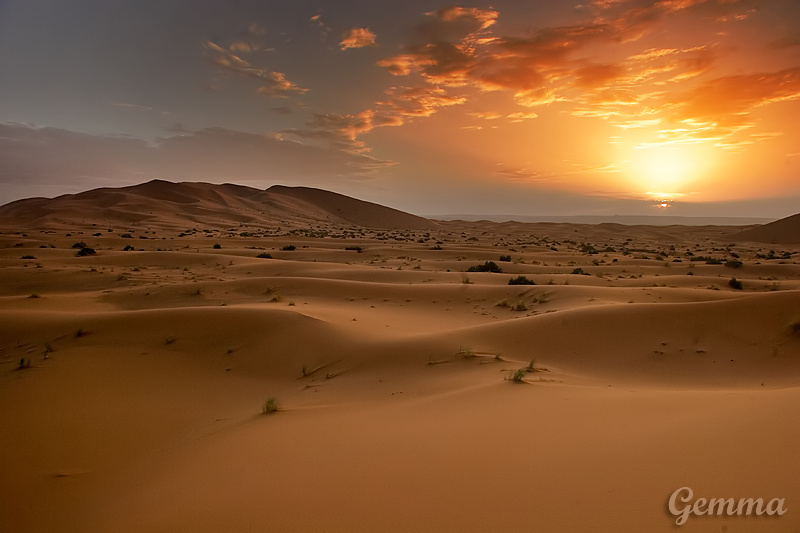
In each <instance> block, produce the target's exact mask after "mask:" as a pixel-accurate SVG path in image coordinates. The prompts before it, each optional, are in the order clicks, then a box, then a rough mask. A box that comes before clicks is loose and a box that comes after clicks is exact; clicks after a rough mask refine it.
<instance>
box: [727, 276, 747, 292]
mask: <svg viewBox="0 0 800 533" xmlns="http://www.w3.org/2000/svg"><path fill="white" fill-rule="evenodd" d="M728 286H729V287H731V288H732V289H737V290H742V289H744V285H742V282H741V281H739V280H738V279H736V278H731V279H730V280H729V281H728Z"/></svg>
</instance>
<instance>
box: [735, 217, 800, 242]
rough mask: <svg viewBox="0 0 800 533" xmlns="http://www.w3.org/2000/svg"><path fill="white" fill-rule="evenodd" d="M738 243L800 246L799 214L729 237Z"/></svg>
mask: <svg viewBox="0 0 800 533" xmlns="http://www.w3.org/2000/svg"><path fill="white" fill-rule="evenodd" d="M731 238H733V239H736V240H740V241H752V242H763V243H768V244H800V213H798V214H796V215H792V216H789V217H786V218H782V219H780V220H776V221H775V222H770V223H769V224H764V225H763V226H758V227H755V228H750V229H746V230H744V231H740V232H739V233H735V234H733V235H731Z"/></svg>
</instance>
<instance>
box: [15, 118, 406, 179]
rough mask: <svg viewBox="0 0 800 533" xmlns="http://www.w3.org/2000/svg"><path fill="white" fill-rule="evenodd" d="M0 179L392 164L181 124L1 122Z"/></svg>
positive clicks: (277, 171)
mask: <svg viewBox="0 0 800 533" xmlns="http://www.w3.org/2000/svg"><path fill="white" fill-rule="evenodd" d="M0 154H2V157H0V183H2V184H3V187H2V188H7V187H8V188H10V187H14V186H18V185H25V186H28V185H31V186H39V185H47V186H53V187H55V188H56V189H58V188H59V186H60V185H62V184H69V185H70V186H72V187H77V188H78V189H85V188H90V187H97V186H105V185H110V186H118V185H126V184H132V183H140V182H142V181H146V180H149V179H153V178H163V179H168V180H174V181H181V180H183V181H185V180H190V181H209V182H216V183H221V182H225V181H237V182H238V181H251V182H258V183H263V184H265V185H268V184H271V183H275V182H280V183H286V182H293V181H295V180H296V181H297V182H300V183H302V182H303V181H306V180H317V181H320V180H322V181H324V180H332V181H331V183H333V182H335V181H336V180H337V179H341V178H361V179H364V178H368V177H370V176H372V175H373V173H374V171H375V170H377V169H380V168H383V167H386V166H389V165H391V164H393V163H392V162H390V161H383V160H379V159H376V158H373V157H370V156H369V155H366V154H354V153H348V152H344V151H341V150H335V149H332V148H330V147H326V146H315V145H310V144H304V143H300V142H296V141H291V140H285V139H282V138H281V137H280V136H275V135H257V134H252V133H244V132H237V131H232V130H227V129H224V128H209V129H203V130H198V131H186V130H183V129H181V131H180V132H178V134H176V135H171V136H168V137H164V138H160V139H158V140H157V141H156V142H154V143H147V142H145V141H142V140H140V139H136V138H133V137H128V136H110V135H87V134H82V133H76V132H72V131H69V130H63V129H57V128H36V127H32V126H29V125H22V124H9V123H0Z"/></svg>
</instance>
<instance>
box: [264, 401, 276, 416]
mask: <svg viewBox="0 0 800 533" xmlns="http://www.w3.org/2000/svg"><path fill="white" fill-rule="evenodd" d="M277 410H278V400H276V399H275V398H274V397H273V398H267V401H266V402H264V405H262V406H261V413H262V414H265V415H269V414H272V413H274V412H275V411H277Z"/></svg>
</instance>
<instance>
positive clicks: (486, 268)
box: [467, 261, 503, 274]
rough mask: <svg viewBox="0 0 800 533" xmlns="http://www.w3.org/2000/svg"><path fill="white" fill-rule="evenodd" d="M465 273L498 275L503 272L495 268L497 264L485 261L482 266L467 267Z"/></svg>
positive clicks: (497, 267)
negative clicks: (492, 273) (491, 273)
mask: <svg viewBox="0 0 800 533" xmlns="http://www.w3.org/2000/svg"><path fill="white" fill-rule="evenodd" d="M467 272H494V273H497V274H500V273H502V272H503V269H501V268H500V267H499V266H497V263H495V262H494V261H486V262H485V263H484V264H482V265H476V266H471V267H469V268H468V269H467Z"/></svg>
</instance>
